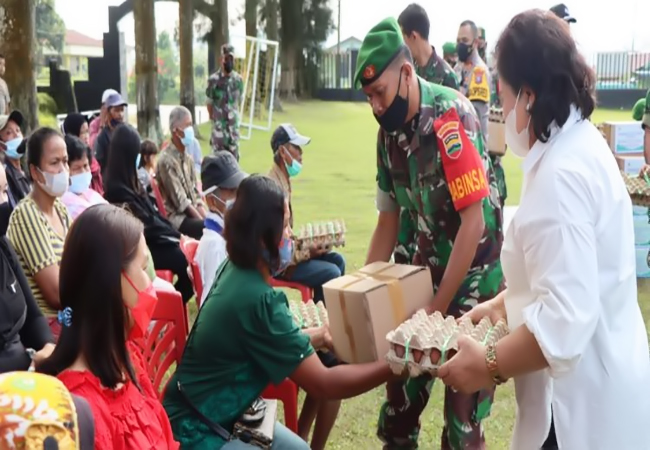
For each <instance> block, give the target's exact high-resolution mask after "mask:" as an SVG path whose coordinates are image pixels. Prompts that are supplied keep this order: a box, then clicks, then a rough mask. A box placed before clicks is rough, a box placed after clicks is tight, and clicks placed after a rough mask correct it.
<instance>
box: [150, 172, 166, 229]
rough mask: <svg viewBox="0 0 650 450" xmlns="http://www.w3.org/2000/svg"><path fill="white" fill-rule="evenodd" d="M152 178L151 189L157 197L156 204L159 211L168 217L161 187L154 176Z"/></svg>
mask: <svg viewBox="0 0 650 450" xmlns="http://www.w3.org/2000/svg"><path fill="white" fill-rule="evenodd" d="M150 180H151V191H152V192H153V195H154V197H156V206H158V212H159V213H160V215H161V216H163V217H164V218H165V219H166V218H167V210H166V209H165V201H164V200H163V196H162V193H161V192H160V187H158V182H157V181H156V179H155V178H154V177H151V178H150Z"/></svg>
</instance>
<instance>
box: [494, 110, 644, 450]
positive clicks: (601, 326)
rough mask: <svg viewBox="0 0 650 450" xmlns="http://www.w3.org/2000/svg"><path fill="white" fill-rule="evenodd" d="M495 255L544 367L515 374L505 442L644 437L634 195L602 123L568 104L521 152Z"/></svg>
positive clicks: (519, 445)
mask: <svg viewBox="0 0 650 450" xmlns="http://www.w3.org/2000/svg"><path fill="white" fill-rule="evenodd" d="M523 170H524V185H523V188H522V194H521V202H520V206H519V208H518V210H517V212H516V213H515V215H514V217H513V219H512V222H511V224H510V226H509V227H508V230H507V233H506V237H505V241H504V245H503V250H502V252H501V261H502V264H503V271H504V275H505V278H506V282H507V285H508V291H507V294H506V300H505V305H506V311H507V314H508V323H509V325H510V328H511V329H515V328H516V327H518V326H520V325H524V326H526V327H527V328H528V329H529V330H530V332H531V333H532V334H533V335H534V336H535V338H536V339H537V342H538V343H539V345H540V347H541V349H542V352H543V353H544V356H545V357H546V359H547V361H548V363H549V368H547V369H545V370H542V371H539V372H535V373H531V374H528V375H525V376H522V377H518V378H516V379H515V380H514V382H515V391H516V398H517V406H518V408H517V418H516V423H515V429H514V435H513V439H512V444H511V448H512V449H513V450H539V449H540V447H541V446H542V444H543V442H544V440H545V439H546V437H547V435H548V432H549V427H550V425H551V410H552V414H553V420H554V422H555V432H556V436H557V441H558V445H559V448H560V449H561V450H646V449H650V432H649V430H648V428H649V427H650V358H649V354H648V338H647V335H646V328H645V324H644V321H643V318H642V316H641V310H640V308H639V305H638V300H637V286H636V267H635V249H634V226H633V222H632V205H631V202H630V198H629V196H628V194H627V191H626V189H625V186H624V183H623V180H622V178H621V175H620V173H619V171H618V168H617V165H616V162H615V160H614V157H613V155H612V153H611V151H610V149H609V148H608V146H607V143H606V142H605V141H604V139H603V138H602V136H601V134H600V132H599V131H598V130H597V129H596V128H595V127H594V125H593V124H591V122H589V121H583V120H581V119H580V116H579V113H578V112H577V110H576V109H572V111H571V116H570V117H569V120H568V121H567V123H566V124H565V125H564V126H563V127H562V128H561V129H560V128H558V127H554V128H553V131H552V134H551V139H550V140H549V142H547V143H541V142H539V141H538V142H537V143H536V144H535V145H534V146H533V148H532V149H531V150H530V152H529V153H528V155H527V156H526V158H525V159H524V161H523Z"/></svg>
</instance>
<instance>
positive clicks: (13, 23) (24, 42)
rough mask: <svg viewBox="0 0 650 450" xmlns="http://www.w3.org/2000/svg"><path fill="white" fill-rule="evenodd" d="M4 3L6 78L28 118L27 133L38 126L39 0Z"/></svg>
mask: <svg viewBox="0 0 650 450" xmlns="http://www.w3.org/2000/svg"><path fill="white" fill-rule="evenodd" d="M1 5H2V6H0V48H1V49H2V54H3V55H4V57H5V60H6V61H7V71H6V73H5V81H6V82H7V85H8V86H9V94H10V95H11V109H18V110H20V111H21V112H22V113H23V115H24V116H25V119H26V122H27V123H26V124H25V130H24V132H25V135H27V133H30V132H31V131H32V130H34V129H36V128H38V98H37V96H36V64H35V58H36V29H35V24H36V0H3V1H2V3H1Z"/></svg>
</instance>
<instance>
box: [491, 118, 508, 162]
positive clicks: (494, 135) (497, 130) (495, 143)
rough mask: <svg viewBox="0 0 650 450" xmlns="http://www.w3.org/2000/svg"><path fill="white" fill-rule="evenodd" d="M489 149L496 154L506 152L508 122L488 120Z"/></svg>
mask: <svg viewBox="0 0 650 450" xmlns="http://www.w3.org/2000/svg"><path fill="white" fill-rule="evenodd" d="M487 146H488V151H489V152H490V153H493V154H495V155H504V154H505V153H506V124H505V123H503V122H493V121H489V122H488V141H487Z"/></svg>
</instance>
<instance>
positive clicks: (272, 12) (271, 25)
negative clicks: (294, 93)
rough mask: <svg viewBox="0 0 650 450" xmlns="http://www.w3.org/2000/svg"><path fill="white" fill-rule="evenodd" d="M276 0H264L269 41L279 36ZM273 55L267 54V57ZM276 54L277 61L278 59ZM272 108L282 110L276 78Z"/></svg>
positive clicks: (278, 49)
mask: <svg viewBox="0 0 650 450" xmlns="http://www.w3.org/2000/svg"><path fill="white" fill-rule="evenodd" d="M278 8H279V5H278V0H266V38H267V39H268V40H270V41H279V40H280V36H279V35H278ZM276 51H277V52H279V51H280V47H279V46H278V48H277V49H276ZM272 56H273V55H269V58H270V57H272ZM279 56H280V55H278V61H280V58H279ZM273 108H274V109H275V110H277V111H279V112H282V111H283V109H282V102H281V101H280V89H279V83H278V82H277V80H276V85H275V95H274V99H273Z"/></svg>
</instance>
